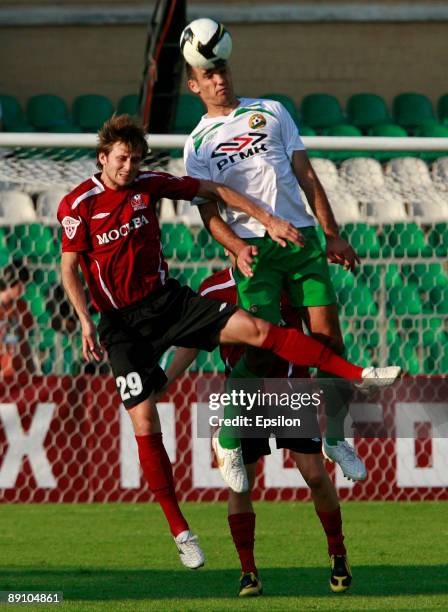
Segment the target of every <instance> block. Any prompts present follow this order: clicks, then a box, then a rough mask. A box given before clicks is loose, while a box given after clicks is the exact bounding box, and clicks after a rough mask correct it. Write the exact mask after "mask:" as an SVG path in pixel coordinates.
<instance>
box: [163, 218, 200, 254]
mask: <svg viewBox="0 0 448 612" xmlns="http://www.w3.org/2000/svg"><path fill="white" fill-rule="evenodd" d="M161 231H162V239H161V241H162V244H163V254H164V256H165V257H166V258H168V259H171V258H174V259H176V260H177V261H186V260H189V259H191V253H192V251H193V247H194V240H193V236H192V234H191V231H190V229H189V228H188V227H187V226H186V225H184V224H183V223H163V224H162V227H161Z"/></svg>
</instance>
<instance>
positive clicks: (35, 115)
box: [26, 94, 81, 132]
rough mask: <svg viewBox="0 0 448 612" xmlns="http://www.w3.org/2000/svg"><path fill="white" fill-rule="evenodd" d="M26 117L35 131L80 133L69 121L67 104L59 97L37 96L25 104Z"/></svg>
mask: <svg viewBox="0 0 448 612" xmlns="http://www.w3.org/2000/svg"><path fill="white" fill-rule="evenodd" d="M26 112H27V116H28V119H29V120H30V122H31V123H32V125H33V126H34V127H35V128H36V130H38V131H41V132H80V131H81V129H80V128H79V127H78V126H76V125H74V124H73V123H72V121H71V120H70V117H69V113H68V108H67V104H66V103H65V102H64V100H63V99H62V98H60V97H59V96H55V95H52V94H38V95H37V96H32V97H31V98H30V99H29V100H28V104H27V110H26Z"/></svg>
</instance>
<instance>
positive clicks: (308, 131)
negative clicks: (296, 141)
mask: <svg viewBox="0 0 448 612" xmlns="http://www.w3.org/2000/svg"><path fill="white" fill-rule="evenodd" d="M299 132H300V135H301V136H317V134H316V131H315V130H313V128H311V127H309V125H301V126H300V128H299ZM308 155H309V151H308Z"/></svg>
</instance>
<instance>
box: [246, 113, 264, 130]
mask: <svg viewBox="0 0 448 612" xmlns="http://www.w3.org/2000/svg"><path fill="white" fill-rule="evenodd" d="M265 125H266V117H264V116H263V115H262V114H261V113H255V115H251V116H250V117H249V127H250V128H251V130H259V129H260V128H264V126H265Z"/></svg>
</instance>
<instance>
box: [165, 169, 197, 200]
mask: <svg viewBox="0 0 448 612" xmlns="http://www.w3.org/2000/svg"><path fill="white" fill-rule="evenodd" d="M157 181H158V184H157V199H160V198H170V199H172V200H193V198H194V197H195V196H196V194H197V192H198V190H199V181H198V180H197V179H195V178H192V177H191V176H173V175H172V174H168V173H167V172H160V173H159V176H158V179H157Z"/></svg>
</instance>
